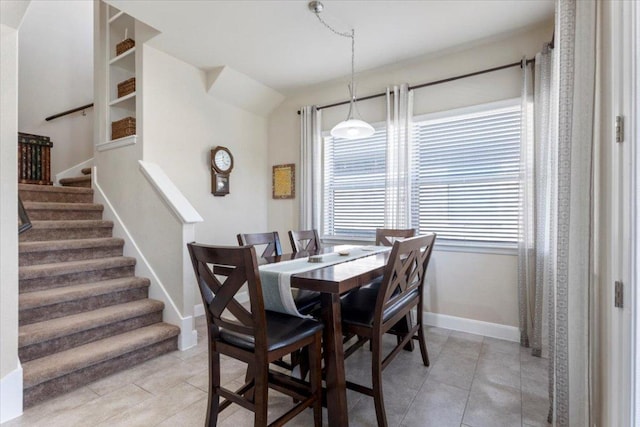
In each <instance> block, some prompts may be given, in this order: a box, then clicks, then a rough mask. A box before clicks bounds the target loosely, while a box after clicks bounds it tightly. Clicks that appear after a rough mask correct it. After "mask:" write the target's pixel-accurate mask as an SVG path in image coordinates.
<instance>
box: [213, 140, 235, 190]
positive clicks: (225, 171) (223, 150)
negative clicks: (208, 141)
mask: <svg viewBox="0 0 640 427" xmlns="http://www.w3.org/2000/svg"><path fill="white" fill-rule="evenodd" d="M232 169H233V155H232V154H231V151H229V149H228V148H227V147H222V146H217V147H214V148H213V149H211V193H213V195H214V196H226V195H227V194H229V174H230V173H231V170H232Z"/></svg>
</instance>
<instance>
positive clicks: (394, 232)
mask: <svg viewBox="0 0 640 427" xmlns="http://www.w3.org/2000/svg"><path fill="white" fill-rule="evenodd" d="M415 235H416V230H415V228H376V246H393V242H395V241H396V240H397V239H406V238H408V237H413V236H415Z"/></svg>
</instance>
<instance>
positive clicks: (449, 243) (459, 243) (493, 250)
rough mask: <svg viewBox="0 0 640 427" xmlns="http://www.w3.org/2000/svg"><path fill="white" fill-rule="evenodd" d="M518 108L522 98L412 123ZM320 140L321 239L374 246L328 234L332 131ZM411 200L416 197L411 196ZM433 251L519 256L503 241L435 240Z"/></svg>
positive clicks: (423, 117) (513, 246) (514, 245)
mask: <svg viewBox="0 0 640 427" xmlns="http://www.w3.org/2000/svg"><path fill="white" fill-rule="evenodd" d="M518 106H521V99H520V98H509V99H505V100H500V101H494V102H487V103H482V104H475V105H471V106H465V107H461V108H454V109H449V110H443V111H437V112H432V113H425V114H418V115H414V116H413V117H412V121H413V123H414V125H415V123H418V122H424V121H432V120H439V119H447V118H451V117H460V116H464V115H473V114H476V113H480V112H484V111H491V110H499V109H503V108H512V107H518ZM371 125H372V126H373V128H374V129H375V130H376V131H378V130H380V129H384V128H386V125H387V123H386V121H381V122H375V123H372V124H371ZM412 131H413V130H412ZM321 138H322V149H321V156H322V158H321V159H320V165H321V170H322V174H321V176H322V185H321V194H320V197H321V201H320V205H321V208H322V215H321V224H320V225H319V228H320V235H321V240H322V241H323V242H325V243H329V244H363V243H372V242H373V241H374V239H373V238H372V239H369V238H364V237H357V236H344V237H343V236H335V235H328V234H326V230H325V218H324V216H325V215H324V212H325V209H326V206H325V190H326V188H327V186H326V182H327V180H326V176H325V166H326V165H325V154H326V153H325V149H326V146H327V145H326V141H327V138H331V134H330V131H329V130H325V131H322V133H321ZM414 149H415V151H414V152H415V153H417V152H418V146H417V144H416V146H415V147H414ZM415 176H416V178H412V181H413V182H416V180H417V179H418V178H417V172H416V175H415ZM518 180H519V181H520V180H521V177H520V176H518ZM412 197H414V196H413V195H412ZM415 197H418V196H415ZM412 226H413V227H415V228H418V224H414V225H412ZM434 249H435V250H437V251H447V252H466V253H488V254H497V255H512V256H513V255H517V252H518V245H517V242H516V243H500V242H480V241H473V240H436V244H435V247H434Z"/></svg>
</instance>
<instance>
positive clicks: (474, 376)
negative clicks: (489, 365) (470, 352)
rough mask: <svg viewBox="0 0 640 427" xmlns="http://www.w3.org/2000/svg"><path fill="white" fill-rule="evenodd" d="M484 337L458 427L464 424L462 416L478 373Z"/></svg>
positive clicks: (465, 411) (465, 410)
mask: <svg viewBox="0 0 640 427" xmlns="http://www.w3.org/2000/svg"><path fill="white" fill-rule="evenodd" d="M484 339H485V337H484V336H482V341H480V351H479V352H478V357H477V358H476V365H475V366H474V368H473V378H472V379H471V386H470V387H469V393H467V402H466V403H465V405H464V411H462V419H461V420H460V425H462V424H464V416H465V414H466V413H467V407H468V406H469V398H470V397H471V389H473V383H474V381H475V380H476V373H477V372H478V361H479V360H480V355H481V354H482V346H483V345H484Z"/></svg>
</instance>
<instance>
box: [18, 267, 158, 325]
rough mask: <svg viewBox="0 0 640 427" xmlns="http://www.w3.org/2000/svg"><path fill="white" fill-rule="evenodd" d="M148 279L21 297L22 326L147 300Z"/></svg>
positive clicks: (81, 285) (105, 283) (52, 290)
mask: <svg viewBox="0 0 640 427" xmlns="http://www.w3.org/2000/svg"><path fill="white" fill-rule="evenodd" d="M149 284H150V281H149V279H147V278H145V277H125V278H121V279H111V280H102V281H100V282H93V283H82V284H79V285H73V286H63V287H60V288H54V289H47V290H43V291H34V292H27V293H23V294H20V295H19V320H20V326H23V325H28V324H31V323H36V322H42V321H44V320H48V319H55V318H58V317H63V316H69V315H72V314H77V313H81V312H84V311H89V310H96V309H98V308H102V307H108V306H112V305H116V304H122V303H125V302H130V301H135V300H139V299H143V298H147V296H148V294H149Z"/></svg>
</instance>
